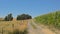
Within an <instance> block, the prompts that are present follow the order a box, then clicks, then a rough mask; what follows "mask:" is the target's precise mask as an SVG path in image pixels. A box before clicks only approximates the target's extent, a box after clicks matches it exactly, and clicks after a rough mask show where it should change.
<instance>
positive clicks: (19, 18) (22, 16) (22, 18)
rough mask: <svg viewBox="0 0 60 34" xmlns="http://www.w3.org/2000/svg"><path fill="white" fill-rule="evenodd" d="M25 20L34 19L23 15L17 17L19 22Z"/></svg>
mask: <svg viewBox="0 0 60 34" xmlns="http://www.w3.org/2000/svg"><path fill="white" fill-rule="evenodd" d="M25 19H32V17H31V16H30V15H28V14H21V15H18V16H17V20H25Z"/></svg>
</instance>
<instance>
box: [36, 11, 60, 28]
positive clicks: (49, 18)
mask: <svg viewBox="0 0 60 34" xmlns="http://www.w3.org/2000/svg"><path fill="white" fill-rule="evenodd" d="M35 20H36V22H37V23H40V24H44V25H48V26H53V27H55V28H57V29H60V11H56V12H52V13H48V14H45V15H41V16H37V17H35Z"/></svg>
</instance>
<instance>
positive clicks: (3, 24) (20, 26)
mask: <svg viewBox="0 0 60 34" xmlns="http://www.w3.org/2000/svg"><path fill="white" fill-rule="evenodd" d="M26 29H27V20H19V21H0V34H12V33H13V32H14V31H15V30H16V32H17V30H18V31H20V32H22V33H23V32H24V30H26ZM16 32H15V33H16ZM15 33H14V34H15ZM16 34H17V33H16Z"/></svg>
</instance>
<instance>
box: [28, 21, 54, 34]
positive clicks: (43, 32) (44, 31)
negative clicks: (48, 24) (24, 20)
mask: <svg viewBox="0 0 60 34" xmlns="http://www.w3.org/2000/svg"><path fill="white" fill-rule="evenodd" d="M34 27H35V28H34ZM28 32H29V33H28V34H55V33H54V32H52V31H51V30H49V29H48V28H42V27H41V26H39V25H37V24H36V23H34V22H33V21H28Z"/></svg>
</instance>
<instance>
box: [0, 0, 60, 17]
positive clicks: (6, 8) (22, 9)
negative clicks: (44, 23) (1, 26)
mask: <svg viewBox="0 0 60 34" xmlns="http://www.w3.org/2000/svg"><path fill="white" fill-rule="evenodd" d="M58 10H60V0H0V17H5V16H6V15H8V14H9V13H12V14H13V17H17V15H20V14H23V13H24V14H29V15H31V16H32V17H33V18H34V17H36V16H39V15H43V14H47V13H50V12H54V11H58Z"/></svg>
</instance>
